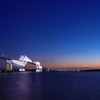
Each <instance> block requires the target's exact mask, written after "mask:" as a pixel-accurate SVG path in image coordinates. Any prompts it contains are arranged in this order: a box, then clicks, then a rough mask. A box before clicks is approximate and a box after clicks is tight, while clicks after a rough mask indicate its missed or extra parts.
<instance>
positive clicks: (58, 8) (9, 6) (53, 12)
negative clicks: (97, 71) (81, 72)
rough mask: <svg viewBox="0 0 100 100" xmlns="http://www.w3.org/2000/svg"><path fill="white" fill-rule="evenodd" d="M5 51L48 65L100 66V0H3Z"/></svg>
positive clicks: (0, 44)
mask: <svg viewBox="0 0 100 100" xmlns="http://www.w3.org/2000/svg"><path fill="white" fill-rule="evenodd" d="M1 54H4V55H8V57H11V58H15V59H18V58H19V56H20V55H21V54H22V55H27V56H28V57H29V58H31V59H32V60H33V61H36V60H37V61H40V62H41V64H42V66H45V67H87V66H96V67H97V66H100V1H99V0H98V1H96V0H45V1H44V0H2V1H1V3H0V55H1Z"/></svg>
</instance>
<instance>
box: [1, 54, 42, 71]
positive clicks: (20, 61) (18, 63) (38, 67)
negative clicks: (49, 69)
mask: <svg viewBox="0 0 100 100" xmlns="http://www.w3.org/2000/svg"><path fill="white" fill-rule="evenodd" d="M0 59H4V60H6V61H7V68H6V70H8V71H11V70H12V67H13V65H14V66H16V67H19V71H25V66H26V64H27V63H30V64H33V65H35V66H36V72H42V70H43V67H42V66H41V65H40V62H33V61H32V60H31V59H29V58H28V57H27V56H26V55H21V56H20V57H19V59H18V60H16V59H11V58H6V57H0Z"/></svg>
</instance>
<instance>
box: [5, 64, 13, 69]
mask: <svg viewBox="0 0 100 100" xmlns="http://www.w3.org/2000/svg"><path fill="white" fill-rule="evenodd" d="M6 70H7V71H12V63H7V67H6Z"/></svg>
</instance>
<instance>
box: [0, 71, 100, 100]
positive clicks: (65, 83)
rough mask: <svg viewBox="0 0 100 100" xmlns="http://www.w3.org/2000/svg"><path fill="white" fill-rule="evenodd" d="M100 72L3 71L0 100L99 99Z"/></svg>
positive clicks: (0, 83) (0, 80)
mask: <svg viewBox="0 0 100 100" xmlns="http://www.w3.org/2000/svg"><path fill="white" fill-rule="evenodd" d="M99 99H100V72H40V73H36V72H14V73H0V100H99Z"/></svg>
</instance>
